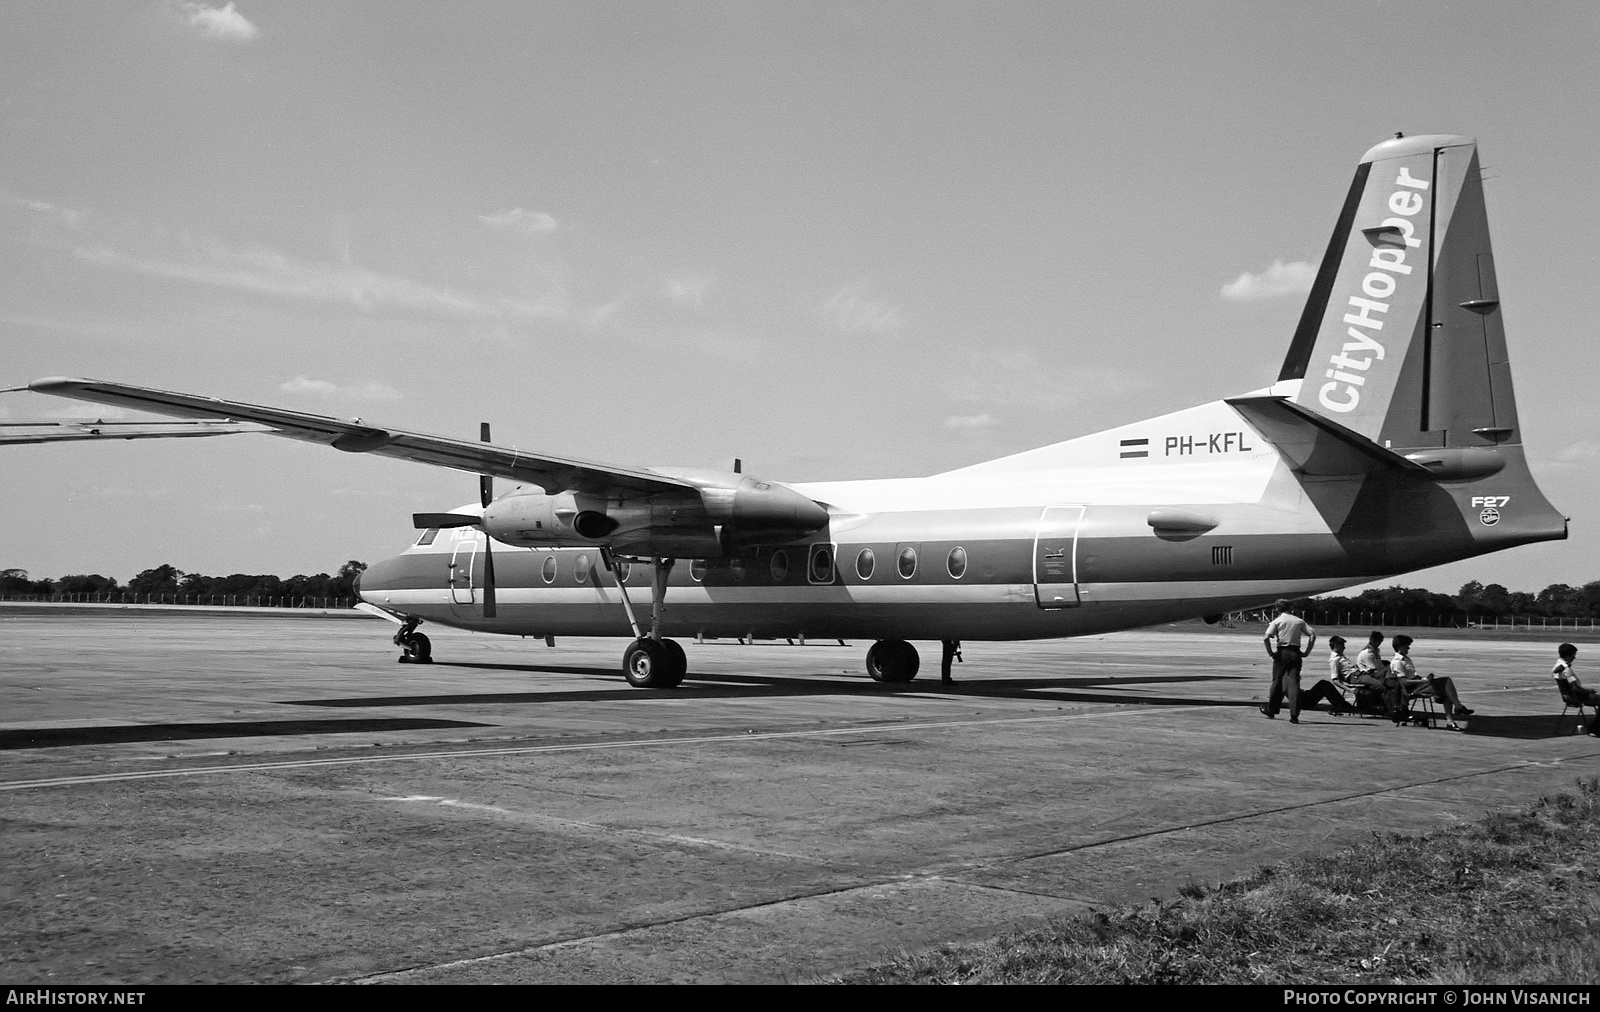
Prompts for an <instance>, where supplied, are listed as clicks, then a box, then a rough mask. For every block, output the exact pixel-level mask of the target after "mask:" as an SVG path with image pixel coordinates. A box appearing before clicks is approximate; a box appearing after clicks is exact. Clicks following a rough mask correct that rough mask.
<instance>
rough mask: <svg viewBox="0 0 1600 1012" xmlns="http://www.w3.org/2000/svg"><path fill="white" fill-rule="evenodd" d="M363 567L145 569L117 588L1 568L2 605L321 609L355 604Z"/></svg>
mask: <svg viewBox="0 0 1600 1012" xmlns="http://www.w3.org/2000/svg"><path fill="white" fill-rule="evenodd" d="M366 568H367V564H366V563H365V562H361V561H359V560H357V559H351V560H350V561H349V562H346V563H345V564H344V565H342V566H340V567H339V572H338V573H337V574H333V575H330V574H328V573H316V574H312V575H306V574H301V575H298V576H291V577H288V578H287V579H284V578H282V577H278V576H272V575H270V574H250V573H234V574H232V575H231V576H206V575H205V574H204V573H186V572H184V571H183V570H181V569H179V568H178V567H176V566H173V565H160V566H156V567H154V568H153V569H146V570H144V571H143V572H141V573H139V574H138V575H136V576H135V577H134V578H133V579H131V580H129V581H128V582H127V584H125V585H123V584H119V583H117V580H116V578H115V577H111V576H101V575H100V574H99V573H93V574H80V575H74V576H63V577H61V578H60V579H57V580H51V579H43V580H33V579H29V577H28V571H27V570H25V569H0V600H4V599H6V598H12V599H29V598H31V599H35V600H38V599H45V600H67V601H121V602H126V603H130V604H138V603H147V602H148V603H158V604H160V603H170V604H242V605H258V604H259V605H269V606H279V607H295V606H296V605H300V604H307V603H308V602H313V601H316V602H325V605H324V606H340V605H351V604H354V603H355V599H356V597H355V593H356V592H355V580H356V577H357V576H358V575H359V574H360V573H361V571H362V570H364V569H366Z"/></svg>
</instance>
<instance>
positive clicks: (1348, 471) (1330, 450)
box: [1227, 395, 1434, 478]
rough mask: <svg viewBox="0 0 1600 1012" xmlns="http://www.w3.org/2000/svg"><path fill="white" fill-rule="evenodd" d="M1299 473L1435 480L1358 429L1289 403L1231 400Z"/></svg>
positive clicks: (1258, 398)
mask: <svg viewBox="0 0 1600 1012" xmlns="http://www.w3.org/2000/svg"><path fill="white" fill-rule="evenodd" d="M1227 403H1228V404H1229V405H1230V406H1231V407H1233V409H1234V410H1235V411H1238V412H1239V413H1240V414H1241V415H1244V416H1245V418H1247V419H1249V420H1250V423H1251V424H1252V425H1254V426H1255V427H1256V428H1257V429H1258V430H1259V431H1260V432H1261V434H1262V435H1263V436H1265V437H1266V438H1267V439H1268V440H1270V441H1271V442H1272V445H1273V446H1274V447H1276V448H1277V450H1278V452H1279V453H1280V454H1282V455H1283V457H1284V459H1285V460H1287V461H1288V462H1289V465H1290V466H1291V467H1293V468H1294V469H1295V470H1296V471H1299V472H1301V473H1302V474H1309V475H1314V476H1318V477H1332V476H1336V475H1357V474H1373V473H1381V472H1384V471H1389V472H1404V473H1410V474H1415V475H1420V476H1423V477H1428V478H1432V477H1434V474H1433V472H1432V471H1430V470H1428V469H1427V468H1426V467H1423V466H1422V465H1421V464H1419V463H1417V462H1416V461H1414V460H1409V459H1407V458H1405V457H1403V456H1401V455H1400V454H1398V453H1395V452H1394V451H1393V450H1390V449H1388V448H1386V447H1382V446H1379V445H1378V444H1377V443H1374V442H1373V441H1372V440H1370V439H1368V438H1367V437H1366V436H1363V435H1362V434H1361V433H1359V432H1356V431H1354V430H1353V429H1348V428H1345V427H1344V426H1343V425H1340V424H1339V423H1338V422H1335V421H1333V420H1332V419H1329V418H1324V417H1323V416H1321V415H1319V414H1317V413H1316V412H1314V411H1310V410H1307V409H1306V408H1303V407H1301V406H1300V405H1298V404H1296V403H1294V402H1293V401H1291V400H1289V399H1288V398H1287V397H1272V396H1267V395H1252V396H1245V397H1229V398H1227Z"/></svg>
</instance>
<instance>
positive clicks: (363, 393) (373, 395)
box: [278, 376, 401, 401]
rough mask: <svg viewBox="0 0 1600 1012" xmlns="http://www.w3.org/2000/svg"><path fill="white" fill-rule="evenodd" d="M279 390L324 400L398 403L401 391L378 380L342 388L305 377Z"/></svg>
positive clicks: (286, 384) (280, 385) (297, 377)
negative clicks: (314, 396) (337, 399)
mask: <svg viewBox="0 0 1600 1012" xmlns="http://www.w3.org/2000/svg"><path fill="white" fill-rule="evenodd" d="M278 389H279V390H282V391H283V392H284V393H286V394H316V395H317V396H318V397H321V398H323V399H324V400H330V399H332V398H335V397H344V398H348V399H350V400H357V401H397V400H399V399H400V396H401V395H400V391H398V390H396V389H395V388H394V387H392V386H390V385H389V384H387V383H380V382H378V381H377V380H368V381H367V382H366V383H362V384H360V385H359V386H343V387H342V386H340V385H339V384H337V383H329V382H328V381H327V380H318V379H308V378H306V377H305V376H296V377H295V378H294V379H292V380H290V381H289V382H287V383H279V384H278Z"/></svg>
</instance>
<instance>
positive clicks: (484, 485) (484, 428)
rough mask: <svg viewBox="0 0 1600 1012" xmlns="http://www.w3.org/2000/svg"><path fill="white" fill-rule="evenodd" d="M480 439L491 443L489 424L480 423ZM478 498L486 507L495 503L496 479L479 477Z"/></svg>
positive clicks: (482, 475) (484, 476) (486, 476)
mask: <svg viewBox="0 0 1600 1012" xmlns="http://www.w3.org/2000/svg"><path fill="white" fill-rule="evenodd" d="M478 439H479V440H480V441H482V442H485V443H487V442H489V441H490V440H489V423H488V422H479V423H478ZM478 498H479V500H481V501H482V502H483V505H484V506H485V507H487V506H488V505H489V504H490V503H492V502H494V479H493V478H491V477H489V476H488V475H486V474H480V475H478Z"/></svg>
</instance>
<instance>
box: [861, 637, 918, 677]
mask: <svg viewBox="0 0 1600 1012" xmlns="http://www.w3.org/2000/svg"><path fill="white" fill-rule="evenodd" d="M921 666H922V658H921V657H920V656H918V654H917V648H916V647H914V646H912V645H911V644H909V643H907V642H906V641H905V640H879V641H878V642H876V643H874V644H872V647H871V648H870V649H869V650H868V651H867V674H868V675H870V676H872V680H873V681H874V682H890V683H902V682H909V681H911V680H912V679H913V678H915V677H917V669H918V668H919V667H921Z"/></svg>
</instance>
